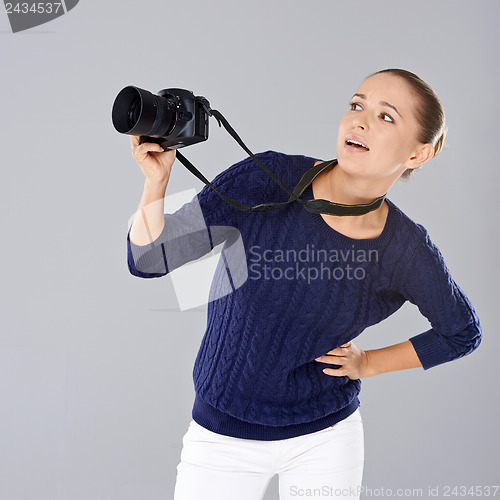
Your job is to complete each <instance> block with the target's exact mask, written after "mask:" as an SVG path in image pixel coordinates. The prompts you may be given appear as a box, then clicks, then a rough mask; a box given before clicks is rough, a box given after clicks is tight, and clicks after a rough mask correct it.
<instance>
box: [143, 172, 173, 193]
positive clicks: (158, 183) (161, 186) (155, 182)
mask: <svg viewBox="0 0 500 500" xmlns="http://www.w3.org/2000/svg"><path fill="white" fill-rule="evenodd" d="M168 179H169V176H167V177H164V178H159V179H153V178H151V177H146V178H145V179H144V187H147V188H148V189H150V190H154V191H159V192H161V191H163V192H165V190H166V189H167V184H168Z"/></svg>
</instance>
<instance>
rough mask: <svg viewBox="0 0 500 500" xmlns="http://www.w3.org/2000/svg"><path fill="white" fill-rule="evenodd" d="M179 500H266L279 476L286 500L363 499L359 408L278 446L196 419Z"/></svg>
mask: <svg viewBox="0 0 500 500" xmlns="http://www.w3.org/2000/svg"><path fill="white" fill-rule="evenodd" d="M182 443H183V448H182V452H181V461H180V462H179V464H178V465H177V480H176V483H175V492H174V500H236V499H237V500H261V499H262V498H263V497H264V494H265V491H266V489H267V486H268V485H269V482H270V481H271V478H272V477H273V476H274V475H275V474H278V476H279V495H280V500H291V499H297V498H311V497H313V498H314V497H319V498H341V499H343V500H358V499H359V494H360V489H361V482H362V476H363V464H364V434H363V421H362V419H361V414H360V411H359V408H358V409H357V410H356V411H355V412H354V413H352V414H351V415H350V416H349V417H347V418H346V419H344V420H342V421H340V422H339V423H337V424H335V425H332V426H330V427H328V428H326V429H323V430H321V431H317V432H313V433H310V434H304V435H302V436H297V437H293V438H288V439H281V440H277V441H260V440H253V439H240V438H235V437H231V436H225V435H222V434H218V433H215V432H212V431H209V430H208V429H205V428H204V427H202V426H201V425H199V424H198V423H196V422H195V421H194V420H191V422H190V424H189V427H188V431H187V432H186V434H185V435H184V437H183V438H182Z"/></svg>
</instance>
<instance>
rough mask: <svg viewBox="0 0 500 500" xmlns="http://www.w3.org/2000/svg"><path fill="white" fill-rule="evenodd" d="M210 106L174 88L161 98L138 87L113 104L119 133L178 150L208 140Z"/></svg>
mask: <svg viewBox="0 0 500 500" xmlns="http://www.w3.org/2000/svg"><path fill="white" fill-rule="evenodd" d="M208 109H210V104H209V102H208V101H207V99H205V98H204V97H201V96H195V95H194V94H193V92H191V91H190V90H184V89H177V88H170V89H163V90H160V91H159V92H158V94H156V95H155V94H152V93H151V92H148V91H147V90H143V89H140V88H138V87H134V86H128V87H125V88H124V89H122V90H121V91H120V93H119V94H118V96H117V97H116V99H115V102H114V104H113V111H112V119H113V125H114V127H115V129H116V130H117V131H118V132H120V133H122V134H128V135H138V136H141V143H143V142H155V143H157V144H159V145H160V146H161V147H162V148H164V149H178V148H182V147H185V146H190V145H192V144H196V143H198V142H202V141H206V140H207V139H208V121H209V118H210V117H209V114H208V112H207V110H208Z"/></svg>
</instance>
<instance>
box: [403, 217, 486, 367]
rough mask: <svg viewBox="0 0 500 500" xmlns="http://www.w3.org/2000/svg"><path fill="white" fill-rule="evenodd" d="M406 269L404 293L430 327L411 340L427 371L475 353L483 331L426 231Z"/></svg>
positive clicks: (468, 302)
mask: <svg viewBox="0 0 500 500" xmlns="http://www.w3.org/2000/svg"><path fill="white" fill-rule="evenodd" d="M420 227H421V229H422V230H423V231H424V240H423V241H422V242H421V243H420V244H419V245H418V247H417V248H416V250H415V252H414V254H413V256H412V258H411V259H410V262H409V263H408V264H407V266H406V269H405V277H404V280H403V284H402V290H401V292H402V294H403V296H404V297H405V298H406V299H407V300H409V301H410V302H411V303H413V304H415V305H416V306H417V307H418V308H419V310H420V312H421V313H422V314H423V315H424V316H425V317H426V318H427V319H428V320H429V322H430V326H431V328H430V329H429V330H427V331H425V332H423V333H420V334H418V335H415V336H414V337H412V338H410V339H409V340H410V342H411V343H412V344H413V347H414V349H415V351H416V353H417V355H418V357H419V359H420V362H421V363H422V367H423V368H424V370H428V369H429V368H432V367H434V366H437V365H440V364H442V363H446V362H448V361H452V360H454V359H458V358H461V357H463V356H465V355H467V354H469V353H471V352H472V351H474V350H475V349H476V348H477V347H478V346H479V344H480V343H481V339H482V328H481V324H480V321H479V318H478V316H477V314H476V311H475V310H474V307H473V306H472V304H471V302H470V301H469V299H468V298H467V296H466V295H465V293H464V292H463V290H462V289H461V288H460V287H459V286H458V285H457V283H456V282H455V281H454V280H453V278H452V276H451V274H450V271H449V270H448V268H447V266H446V264H445V261H444V259H443V256H442V255H441V252H440V251H439V249H438V248H437V247H436V246H435V245H434V244H433V243H432V241H431V240H430V238H429V235H428V234H427V231H426V230H425V229H424V228H422V226H420Z"/></svg>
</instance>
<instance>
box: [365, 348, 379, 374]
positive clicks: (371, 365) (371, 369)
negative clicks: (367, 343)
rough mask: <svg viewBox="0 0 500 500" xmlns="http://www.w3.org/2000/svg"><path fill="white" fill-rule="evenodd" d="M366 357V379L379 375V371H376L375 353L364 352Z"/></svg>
mask: <svg viewBox="0 0 500 500" xmlns="http://www.w3.org/2000/svg"><path fill="white" fill-rule="evenodd" d="M364 353H365V354H364V357H365V369H364V372H365V377H373V376H375V375H378V373H379V372H378V371H377V370H376V367H375V360H374V356H373V351H370V350H367V351H364Z"/></svg>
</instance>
